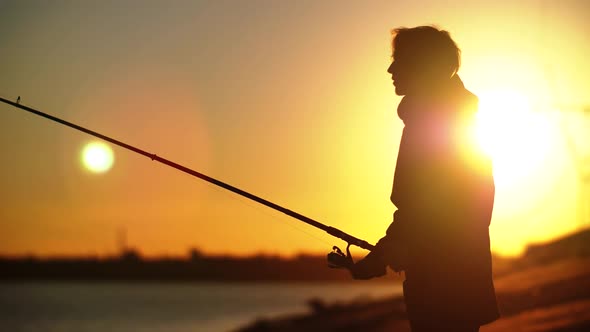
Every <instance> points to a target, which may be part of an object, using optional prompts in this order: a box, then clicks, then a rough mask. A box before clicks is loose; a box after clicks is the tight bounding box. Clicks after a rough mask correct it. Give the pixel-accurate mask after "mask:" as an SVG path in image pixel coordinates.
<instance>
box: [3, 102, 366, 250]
mask: <svg viewBox="0 0 590 332" xmlns="http://www.w3.org/2000/svg"><path fill="white" fill-rule="evenodd" d="M0 101H1V102H3V103H5V104H8V105H11V106H13V107H15V108H19V109H21V110H24V111H27V112H30V113H33V114H35V115H38V116H41V117H44V118H46V119H49V120H52V121H54V122H58V123H60V124H63V125H65V126H68V127H70V128H73V129H76V130H79V131H81V132H84V133H86V134H89V135H92V136H95V137H98V138H100V139H102V140H104V141H107V142H109V143H112V144H115V145H118V146H120V147H123V148H125V149H128V150H131V151H133V152H135V153H138V154H141V155H143V156H145V157H148V158H150V159H151V160H152V161H157V162H160V163H162V164H164V165H167V166H170V167H172V168H175V169H177V170H179V171H181V172H184V173H187V174H189V175H192V176H194V177H197V178H199V179H201V180H204V181H207V182H209V183H211V184H214V185H215V186H217V187H221V188H223V189H226V190H228V191H231V192H233V193H235V194H238V195H240V196H242V197H245V198H248V199H250V200H252V201H255V202H257V203H260V204H262V205H265V206H267V207H269V208H271V209H273V210H276V211H279V212H282V213H284V214H286V215H288V216H290V217H293V218H295V219H297V220H299V221H302V222H304V223H306V224H308V225H311V226H313V227H316V228H319V229H321V230H323V231H325V232H326V233H328V234H330V235H332V236H334V237H337V238H339V239H342V240H344V241H346V242H347V243H348V245H349V246H350V245H355V246H358V247H361V248H363V249H366V250H373V249H374V246H373V245H372V244H369V243H368V242H367V241H364V240H361V239H359V238H356V237H354V236H352V235H350V234H347V233H345V232H343V231H341V230H339V229H337V228H335V227H332V226H328V225H325V224H322V223H320V222H318V221H316V220H313V219H311V218H309V217H306V216H304V215H302V214H300V213H297V212H295V211H292V210H289V209H287V208H285V207H282V206H280V205H278V204H275V203H273V202H271V201H268V200H266V199H263V198H261V197H259V196H256V195H254V194H252V193H249V192H247V191H244V190H242V189H239V188H237V187H234V186H232V185H229V184H227V183H225V182H222V181H220V180H217V179H214V178H212V177H209V176H207V175H205V174H203V173H199V172H197V171H195V170H192V169H190V168H188V167H185V166H183V165H180V164H177V163H175V162H173V161H170V160H168V159H165V158H162V157H160V156H158V155H156V154H153V153H149V152H146V151H144V150H141V149H139V148H136V147H134V146H131V145H129V144H126V143H124V142H121V141H118V140H116V139H113V138H111V137H108V136H105V135H103V134H100V133H98V132H95V131H92V130H90V129H87V128H84V127H81V126H79V125H76V124H74V123H71V122H68V121H65V120H62V119H60V118H57V117H55V116H52V115H49V114H47V113H43V112H41V111H38V110H36V109H33V108H31V107H28V106H25V105H23V104H20V97H19V98H18V99H17V101H16V102H13V101H10V100H8V99H5V98H2V97H0ZM310 236H311V235H310ZM318 240H319V239H318ZM321 241H322V242H323V240H321Z"/></svg>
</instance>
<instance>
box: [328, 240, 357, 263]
mask: <svg viewBox="0 0 590 332" xmlns="http://www.w3.org/2000/svg"><path fill="white" fill-rule="evenodd" d="M353 265H354V261H353V259H352V255H351V254H350V243H349V244H348V245H347V246H346V255H345V254H344V253H343V252H342V250H340V248H338V247H337V246H333V247H332V252H330V253H328V267H330V268H333V269H350V268H352V266H353Z"/></svg>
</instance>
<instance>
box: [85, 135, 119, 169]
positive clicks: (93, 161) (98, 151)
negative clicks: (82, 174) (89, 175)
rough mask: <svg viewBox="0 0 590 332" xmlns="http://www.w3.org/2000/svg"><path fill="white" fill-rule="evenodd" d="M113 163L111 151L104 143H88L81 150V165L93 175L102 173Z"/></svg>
mask: <svg viewBox="0 0 590 332" xmlns="http://www.w3.org/2000/svg"><path fill="white" fill-rule="evenodd" d="M113 162H114V154H113V150H112V149H111V148H110V147H109V146H108V145H107V144H105V143H102V142H90V143H88V144H86V145H85V146H84V149H83V150H82V163H83V164H84V166H85V167H86V168H87V169H88V170H90V171H91V172H94V173H104V172H106V171H108V170H109V169H111V167H112V166H113Z"/></svg>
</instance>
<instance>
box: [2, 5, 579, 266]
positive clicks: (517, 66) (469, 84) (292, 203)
mask: <svg viewBox="0 0 590 332" xmlns="http://www.w3.org/2000/svg"><path fill="white" fill-rule="evenodd" d="M457 8H460V10H457ZM588 12H589V11H588V2H587V1H570V0H564V1H556V2H549V1H531V0H526V1H511V2H490V1H483V0H476V1H445V2H441V1H434V0H420V1H405V2H400V1H376V2H366V1H365V2H359V1H304V2H301V1H276V2H272V1H268V2H265V1H260V2H258V1H255V2H250V1H230V2H226V1H221V2H216V1H188V2H178V3H175V4H174V5H170V4H169V3H167V2H157V1H156V2H153V3H150V5H149V6H134V5H132V4H128V5H122V4H118V3H117V4H115V3H111V2H96V3H93V5H88V4H87V3H86V2H76V1H72V2H43V1H33V2H28V1H8V2H6V3H2V5H0V22H1V23H0V27H1V28H2V31H5V33H2V34H0V45H2V54H3V61H0V69H1V70H2V73H3V75H2V76H1V77H0V95H2V96H3V97H6V98H7V99H10V100H15V101H16V99H17V97H18V96H21V97H22V98H21V100H20V103H21V104H22V105H26V106H30V107H33V108H36V109H39V110H41V111H43V112H47V113H49V114H52V115H54V116H56V117H59V118H63V119H64V120H66V121H71V122H73V123H76V124H79V125H80V126H83V127H85V128H89V129H91V130H94V131H97V132H99V133H101V134H104V135H107V136H109V137H112V138H114V139H117V140H120V141H122V142H125V143H127V144H130V145H133V146H136V147H138V148H141V149H143V150H145V151H148V152H150V153H154V154H157V155H158V156H162V157H164V158H166V159H169V160H171V161H174V162H176V163H179V164H182V165H184V166H187V167H189V168H191V169H194V170H196V171H198V172H202V173H204V174H206V175H208V176H211V177H214V178H216V179H219V180H221V181H223V182H226V183H228V184H231V185H233V186H236V187H238V188H240V189H244V190H246V191H248V192H252V193H253V194H256V195H258V196H260V197H263V198H265V199H268V200H270V201H272V202H274V203H277V204H279V205H281V206H285V207H286V208H288V209H292V210H293V211H296V212H298V213H301V214H303V215H306V216H308V217H310V218H313V219H316V220H318V221H320V222H322V223H326V224H328V225H330V226H333V227H337V228H339V229H341V230H343V231H345V232H347V233H350V234H351V235H354V236H356V237H358V238H362V239H363V240H366V241H368V242H370V243H376V242H377V241H378V240H379V239H380V238H381V237H382V236H383V235H384V234H385V230H386V229H387V226H388V225H389V223H390V222H391V220H392V214H393V212H394V211H395V209H396V207H395V206H393V205H392V204H391V202H390V200H389V198H390V194H391V186H392V179H393V176H394V170H395V167H396V158H397V155H398V147H399V143H400V138H401V133H402V131H403V127H404V123H403V121H402V120H400V119H399V117H398V115H397V113H396V110H397V106H398V104H399V102H400V100H401V97H400V96H396V95H395V91H394V88H393V86H392V84H391V75H390V74H388V73H387V68H388V67H389V65H390V63H391V57H390V55H391V33H390V31H391V29H394V28H396V27H400V26H406V27H412V26H418V25H425V24H426V25H428V24H435V25H437V26H439V27H440V28H442V29H445V30H448V31H449V32H450V34H451V36H452V37H453V39H454V40H455V41H456V42H457V44H458V46H459V48H460V49H461V56H462V58H461V67H460V68H459V72H458V74H459V76H460V77H461V79H462V81H463V82H464V83H465V87H466V88H467V89H468V90H469V91H471V92H473V93H474V94H475V95H476V96H478V98H479V100H480V103H479V115H478V120H477V127H476V129H475V136H476V137H477V139H476V140H471V141H470V142H475V141H477V144H478V145H479V146H480V148H481V149H482V150H481V151H485V152H486V153H488V154H489V155H490V156H491V158H492V159H493V164H494V176H495V181H496V197H495V206H494V213H493V218H492V223H491V226H490V232H491V243H492V247H493V250H494V252H496V253H501V254H508V255H514V254H518V253H520V252H522V251H523V250H524V249H525V248H526V246H527V245H528V244H530V243H534V242H539V241H547V240H550V239H553V238H556V237H559V236H562V235H565V234H566V233H568V232H573V231H575V230H576V229H577V228H580V227H581V226H583V225H580V223H579V222H578V221H577V220H578V219H576V218H577V217H576V209H577V208H576V202H577V200H578V197H577V196H576V195H577V194H576V193H577V192H578V191H579V188H581V187H580V185H579V177H577V175H576V174H577V173H576V172H577V171H576V167H577V166H576V165H575V161H574V159H572V155H571V153H570V150H568V144H567V140H566V139H564V137H565V136H564V135H565V134H564V130H563V127H561V126H560V119H561V117H560V113H559V112H557V111H556V110H555V107H553V106H554V105H558V104H565V105H574V106H576V107H578V105H582V106H584V105H590V99H589V94H588V91H590V79H589V78H590V66H588V65H587V62H588V60H587V56H586V55H587V54H590V44H589V43H588V42H587V36H588V35H590V30H589V29H590V25H588V23H587V21H588V20H587V14H586V13H588ZM578 108H579V107H578ZM578 108H576V109H578ZM0 123H2V124H4V127H3V130H2V131H0V136H1V137H0V148H1V149H2V151H3V153H4V154H5V155H6V156H9V157H8V159H7V160H10V162H6V163H3V164H2V165H1V166H0V167H2V169H1V170H0V176H1V177H2V178H0V182H1V183H2V189H1V190H0V194H1V195H2V198H3V201H4V206H5V208H4V209H2V215H1V217H2V218H0V234H2V235H3V237H2V239H1V240H0V255H1V254H6V255H19V254H29V253H31V254H35V255H40V256H43V255H51V254H63V255H75V254H87V253H92V254H97V255H111V254H117V253H118V252H119V250H120V246H119V244H118V242H117V230H120V229H123V228H124V229H126V234H127V236H128V239H127V243H128V245H129V246H130V247H134V248H137V250H138V251H140V252H141V253H142V254H144V255H146V256H158V255H168V254H169V255H184V254H186V253H187V252H188V250H189V248H197V249H199V250H201V251H202V252H204V253H220V254H236V255H251V254H257V253H271V254H279V255H296V254H297V253H300V252H312V253H322V254H323V253H325V252H326V250H328V251H329V250H330V248H331V245H342V243H341V242H342V241H340V240H337V239H334V238H333V237H332V236H330V235H328V234H327V233H325V232H323V231H321V230H317V229H315V228H313V227H311V226H309V225H305V224H302V223H300V222H299V221H296V220H293V219H292V218H290V217H288V216H285V215H282V214H279V213H276V212H275V211H272V210H269V209H267V208H266V207H263V206H258V205H257V203H254V202H249V201H248V202H246V204H244V201H245V199H241V198H239V197H236V196H235V195H234V194H232V193H229V192H225V191H224V190H222V189H219V188H217V187H214V186H213V185H210V184H208V183H203V181H201V180H198V179H194V178H191V177H189V176H187V175H186V174H182V173H181V172H178V171H176V170H174V169H171V168H170V167H167V166H164V165H162V164H160V163H157V162H154V161H151V160H149V158H145V157H142V156H139V155H137V154H135V153H133V152H131V151H127V150H123V149H121V150H117V151H118V152H117V155H116V159H117V160H116V165H114V163H113V162H114V155H113V152H112V151H111V150H110V148H109V147H108V146H107V145H106V144H104V143H100V144H98V143H91V144H88V145H87V146H86V144H87V143H88V141H89V140H90V139H92V138H91V137H89V136H88V135H86V134H82V133H80V132H77V131H75V130H72V129H71V128H66V127H64V126H61V125H56V124H51V123H50V122H49V121H47V120H44V119H40V118H37V117H33V118H32V117H30V116H26V115H23V114H22V112H15V111H14V110H13V109H12V108H11V107H10V106H0ZM579 131H580V132H581V133H582V134H585V133H586V132H589V131H590V130H588V129H584V128H582V129H580V130H579ZM471 134H472V133H470V135H471ZM578 141H581V142H587V141H588V140H587V139H581V140H578ZM97 144H98V145H97ZM84 147H85V148H84ZM83 148H84V150H83V151H82V149H83ZM470 148H472V146H471V147H470ZM470 151H472V150H470ZM474 159H475V158H474ZM113 165H114V166H115V167H113ZM98 175H100V176H98ZM65 216H67V217H65ZM291 226H293V227H291ZM586 226H587V225H586ZM310 235H311V236H310ZM353 250H357V249H353ZM360 252H362V251H361V250H359V253H358V254H357V257H358V256H360V255H362V254H361V253H360Z"/></svg>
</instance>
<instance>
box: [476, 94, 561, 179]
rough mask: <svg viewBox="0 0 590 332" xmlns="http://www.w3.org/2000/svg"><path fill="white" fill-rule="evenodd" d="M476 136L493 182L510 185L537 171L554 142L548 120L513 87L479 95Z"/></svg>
mask: <svg viewBox="0 0 590 332" xmlns="http://www.w3.org/2000/svg"><path fill="white" fill-rule="evenodd" d="M479 99H480V103H479V112H478V114H477V115H478V116H477V123H476V137H477V141H478V144H479V145H480V147H481V149H483V151H484V152H486V153H487V154H488V155H490V156H491V158H492V160H493V163H494V177H495V181H496V185H500V186H508V187H514V186H517V185H518V184H519V183H520V182H522V181H524V180H526V179H527V178H530V177H531V176H533V175H534V174H535V173H536V172H537V171H539V170H540V169H541V168H542V166H543V164H544V161H545V160H546V159H547V158H548V157H549V156H548V154H547V152H548V151H549V150H550V149H549V148H550V147H551V146H552V145H553V144H555V139H554V137H552V135H548V133H550V132H552V125H551V123H550V121H549V119H548V118H547V117H546V116H544V115H543V114H541V113H539V112H535V111H534V110H533V108H532V107H531V102H530V100H529V99H528V98H527V97H526V96H525V95H524V94H522V93H519V92H517V91H513V90H496V91H488V92H484V93H480V94H479Z"/></svg>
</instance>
